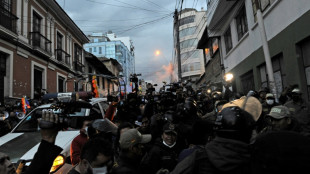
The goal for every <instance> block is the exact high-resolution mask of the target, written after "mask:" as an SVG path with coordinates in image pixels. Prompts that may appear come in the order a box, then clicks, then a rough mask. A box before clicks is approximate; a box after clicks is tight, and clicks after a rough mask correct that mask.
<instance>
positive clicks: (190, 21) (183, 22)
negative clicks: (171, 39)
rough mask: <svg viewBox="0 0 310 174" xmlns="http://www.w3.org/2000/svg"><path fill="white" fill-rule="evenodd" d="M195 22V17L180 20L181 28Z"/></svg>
mask: <svg viewBox="0 0 310 174" xmlns="http://www.w3.org/2000/svg"><path fill="white" fill-rule="evenodd" d="M194 21H195V16H194V15H192V16H187V17H185V18H182V19H180V23H179V26H182V25H185V24H188V23H192V22H194Z"/></svg>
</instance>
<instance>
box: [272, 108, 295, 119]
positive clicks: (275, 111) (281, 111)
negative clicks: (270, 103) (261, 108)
mask: <svg viewBox="0 0 310 174" xmlns="http://www.w3.org/2000/svg"><path fill="white" fill-rule="evenodd" d="M268 116H270V117H272V118H275V119H281V118H284V117H289V116H290V110H289V109H288V108H287V107H286V106H282V105H281V106H274V107H272V108H271V110H270V113H269V114H268Z"/></svg>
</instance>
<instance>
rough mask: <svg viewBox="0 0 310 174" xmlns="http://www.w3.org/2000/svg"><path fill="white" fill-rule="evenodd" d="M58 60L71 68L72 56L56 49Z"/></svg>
mask: <svg viewBox="0 0 310 174" xmlns="http://www.w3.org/2000/svg"><path fill="white" fill-rule="evenodd" d="M55 55H56V59H57V60H58V61H60V62H62V63H64V64H65V65H68V66H70V55H69V54H68V53H67V52H65V51H64V50H62V49H55Z"/></svg>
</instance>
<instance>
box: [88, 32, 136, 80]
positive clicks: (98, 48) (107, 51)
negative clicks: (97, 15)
mask: <svg viewBox="0 0 310 174" xmlns="http://www.w3.org/2000/svg"><path fill="white" fill-rule="evenodd" d="M88 38H89V40H90V43H87V44H85V45H84V49H85V50H86V51H88V52H90V53H92V54H93V55H95V56H96V57H98V58H99V59H100V58H102V57H105V58H113V59H115V60H117V61H118V62H119V63H120V65H121V66H122V68H123V76H124V79H125V80H126V83H127V84H129V78H130V74H133V73H134V71H135V57H134V47H133V44H132V41H131V40H130V38H129V37H120V38H117V37H116V35H115V34H114V33H112V32H109V33H108V34H106V35H104V34H103V33H92V34H91V35H89V36H88Z"/></svg>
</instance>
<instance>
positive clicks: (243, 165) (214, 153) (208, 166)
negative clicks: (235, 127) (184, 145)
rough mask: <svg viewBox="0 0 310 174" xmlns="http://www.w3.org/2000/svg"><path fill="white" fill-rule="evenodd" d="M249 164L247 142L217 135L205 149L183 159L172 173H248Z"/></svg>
mask: <svg viewBox="0 0 310 174" xmlns="http://www.w3.org/2000/svg"><path fill="white" fill-rule="evenodd" d="M249 166H250V148H249V145H248V144H247V143H244V142H241V141H237V140H233V139H226V138H221V137H216V138H215V139H214V140H213V141H211V142H210V143H208V144H207V145H206V147H205V148H204V149H201V150H197V151H195V152H194V153H192V154H191V155H190V156H188V157H187V158H185V159H184V160H183V161H181V162H180V163H179V164H178V165H177V166H176V167H175V170H173V171H172V172H171V173H170V174H224V173H229V174H246V173H249V171H250V168H249Z"/></svg>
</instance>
